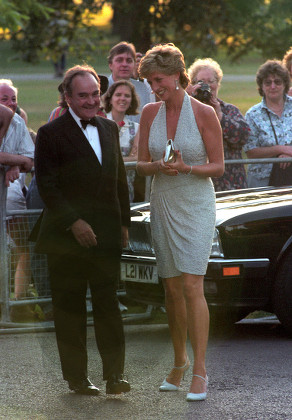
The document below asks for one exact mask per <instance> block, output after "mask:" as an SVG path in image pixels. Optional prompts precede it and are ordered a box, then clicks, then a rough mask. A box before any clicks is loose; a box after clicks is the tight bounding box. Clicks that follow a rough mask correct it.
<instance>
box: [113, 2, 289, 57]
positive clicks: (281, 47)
mask: <svg viewBox="0 0 292 420" xmlns="http://www.w3.org/2000/svg"><path fill="white" fill-rule="evenodd" d="M111 3H112V5H113V8H114V20H113V25H114V31H115V33H116V34H117V33H118V34H120V38H121V40H127V41H130V42H133V43H134V44H135V46H136V48H137V49H141V50H143V51H146V50H147V49H148V48H149V47H150V46H151V44H152V43H157V42H174V43H175V44H176V45H177V46H178V47H180V48H181V49H182V50H183V51H184V52H185V55H186V57H188V56H189V57H190V58H191V57H192V59H193V58H194V56H195V55H196V54H197V53H200V54H201V55H205V56H207V55H214V54H215V53H216V49H217V48H218V47H224V48H225V49H226V50H227V52H228V54H229V56H230V57H231V58H232V59H237V58H239V57H240V56H242V55H244V54H247V53H248V52H250V51H251V50H255V49H257V50H259V51H260V52H261V53H262V55H263V56H264V57H274V56H275V57H279V58H280V57H282V55H283V53H284V51H286V50H287V49H288V48H289V46H291V39H292V37H291V35H292V33H291V32H292V20H291V16H292V2H291V0H253V1H250V2H248V1H246V0H217V1H214V0H204V1H201V0H192V1H190V0H143V1H141V2H138V1H135V0H113V1H112V2H111Z"/></svg>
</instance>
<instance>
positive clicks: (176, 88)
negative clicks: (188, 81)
mask: <svg viewBox="0 0 292 420" xmlns="http://www.w3.org/2000/svg"><path fill="white" fill-rule="evenodd" d="M175 90H179V86H178V80H176V81H175Z"/></svg>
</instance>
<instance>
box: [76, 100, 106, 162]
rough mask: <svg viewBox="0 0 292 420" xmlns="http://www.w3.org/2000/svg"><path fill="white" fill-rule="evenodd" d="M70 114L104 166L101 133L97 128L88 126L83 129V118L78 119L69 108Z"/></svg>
mask: <svg viewBox="0 0 292 420" xmlns="http://www.w3.org/2000/svg"><path fill="white" fill-rule="evenodd" d="M69 112H70V114H71V115H72V117H73V118H74V120H75V121H76V122H77V124H78V125H79V127H80V129H81V130H82V131H83V134H84V135H85V137H86V138H87V140H88V142H89V144H90V146H91V147H92V149H93V150H94V153H95V154H96V156H97V159H98V160H99V162H100V164H102V151H101V145H100V139H99V133H98V129H97V127H95V126H93V125H91V124H87V126H86V128H85V129H84V128H82V125H81V122H80V120H81V119H82V118H80V117H78V115H76V114H75V112H74V111H73V109H72V108H70V107H69Z"/></svg>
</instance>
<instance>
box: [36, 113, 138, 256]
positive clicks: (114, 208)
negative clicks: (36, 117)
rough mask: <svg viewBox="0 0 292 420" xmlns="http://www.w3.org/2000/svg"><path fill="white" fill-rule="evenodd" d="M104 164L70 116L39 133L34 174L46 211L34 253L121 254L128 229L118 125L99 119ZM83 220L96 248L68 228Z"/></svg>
mask: <svg viewBox="0 0 292 420" xmlns="http://www.w3.org/2000/svg"><path fill="white" fill-rule="evenodd" d="M96 118H97V123H98V127H97V129H98V133H99V138H100V144H101V150H102V164H100V163H99V160H98V158H97V157H96V154H95V152H94V151H93V149H92V147H91V146H90V144H89V142H88V140H87V138H86V137H85V136H84V134H83V132H82V130H81V128H80V127H79V126H78V124H77V123H76V121H75V120H74V118H73V117H72V116H71V114H70V112H66V113H65V114H64V115H62V116H61V117H59V118H57V119H56V120H54V121H52V122H50V123H48V124H45V125H44V126H42V127H41V128H40V129H39V131H38V134H37V139H36V150H35V173H36V180H37V185H38V189H39V193H40V196H41V198H42V200H43V202H44V204H45V208H44V211H43V213H42V216H41V217H40V219H39V221H38V223H37V224H36V226H35V228H34V230H33V232H32V235H31V240H35V241H36V248H35V249H36V252H40V253H46V254H50V253H54V254H76V255H81V254H82V253H85V254H89V255H91V254H92V255H96V254H99V255H103V254H105V255H108V254H112V253H113V252H117V253H120V252H121V226H122V225H123V226H129V225H130V209H129V193H128V186H127V178H126V171H125V167H124V162H123V158H122V155H121V152H120V146H119V133H118V128H117V125H116V123H115V122H113V121H110V120H107V119H105V118H102V117H96ZM78 219H83V220H85V221H86V222H87V223H88V224H89V225H90V226H91V227H92V229H93V231H94V233H95V234H96V236H97V242H98V245H97V246H96V247H91V248H89V249H87V248H84V247H81V245H79V243H78V242H77V240H76V239H75V237H74V235H73V233H72V232H71V230H70V226H71V225H72V224H73V223H74V222H75V221H76V220H78Z"/></svg>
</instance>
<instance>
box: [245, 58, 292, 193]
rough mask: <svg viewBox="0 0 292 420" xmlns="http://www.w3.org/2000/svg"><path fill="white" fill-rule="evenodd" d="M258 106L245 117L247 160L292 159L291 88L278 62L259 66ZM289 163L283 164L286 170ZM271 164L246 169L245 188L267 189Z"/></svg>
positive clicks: (286, 74) (252, 108) (257, 164)
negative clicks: (246, 182)
mask: <svg viewBox="0 0 292 420" xmlns="http://www.w3.org/2000/svg"><path fill="white" fill-rule="evenodd" d="M256 82H257V85H258V91H259V94H260V95H261V96H262V97H263V99H262V101H261V102H260V103H259V104H256V105H254V106H253V107H251V108H250V109H249V110H248V111H247V113H246V120H247V122H248V124H249V126H250V129H251V134H250V137H249V140H248V142H247V144H246V145H245V147H244V150H245V151H246V154H247V157H248V158H250V159H257V158H275V157H279V158H281V157H292V146H291V145H290V144H291V142H292V97H291V96H288V95H287V93H288V91H289V87H290V77H289V72H288V70H287V69H286V68H285V67H284V66H283V65H282V64H281V62H280V61H277V60H268V61H266V62H265V63H264V64H262V65H261V66H260V68H259V69H258V71H257V75H256ZM289 165H290V163H282V164H280V167H282V168H283V169H285V168H287V166H289ZM271 170H272V164H271V163H268V164H260V163H256V164H253V165H249V169H248V186H249V187H265V186H267V185H269V179H270V173H271Z"/></svg>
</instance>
